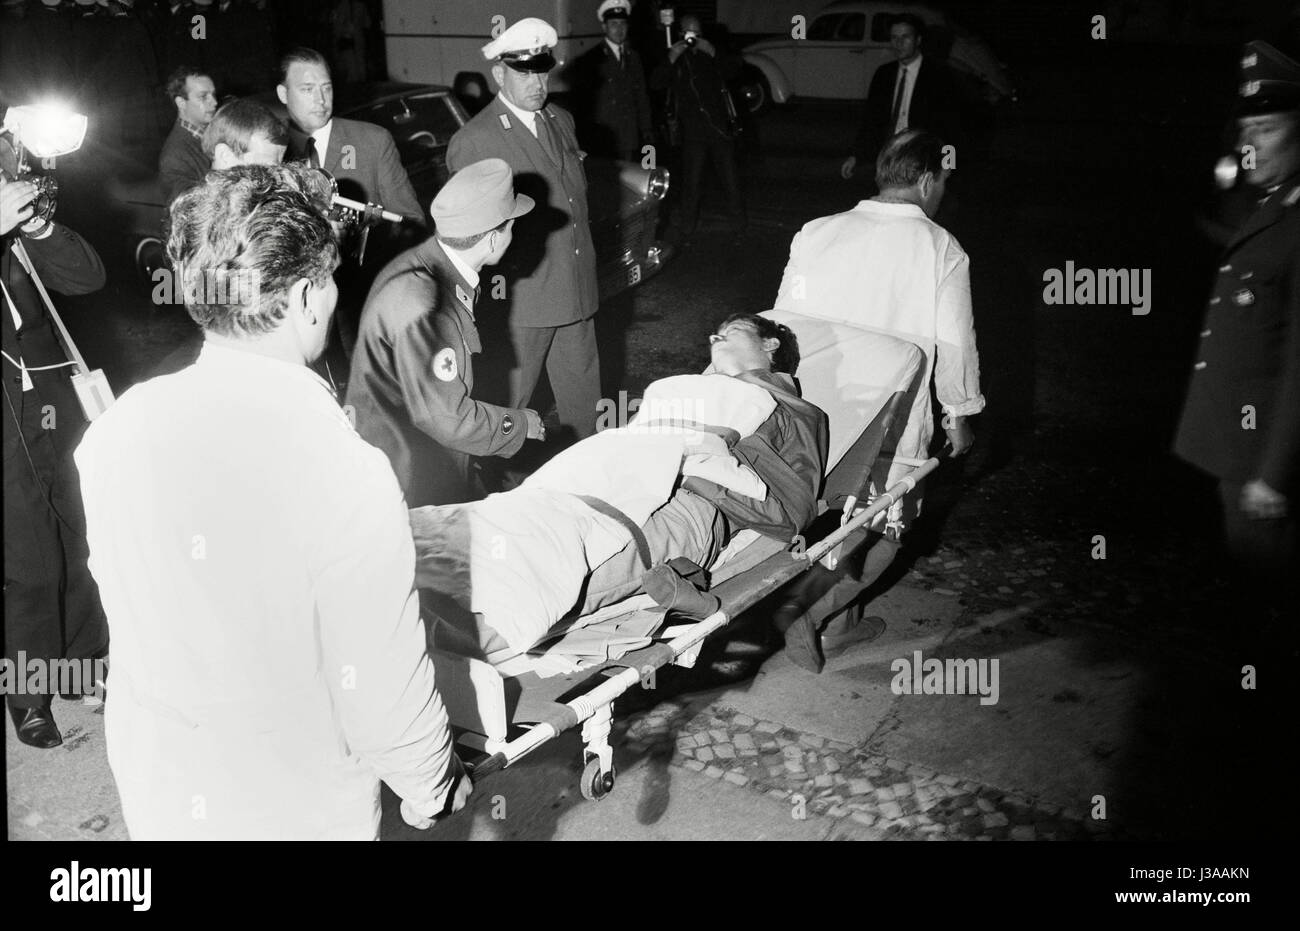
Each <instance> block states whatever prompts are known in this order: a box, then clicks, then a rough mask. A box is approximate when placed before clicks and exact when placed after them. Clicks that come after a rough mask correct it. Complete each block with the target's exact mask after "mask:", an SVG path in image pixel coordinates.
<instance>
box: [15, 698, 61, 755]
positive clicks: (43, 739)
mask: <svg viewBox="0 0 1300 931" xmlns="http://www.w3.org/2000/svg"><path fill="white" fill-rule="evenodd" d="M9 716H10V717H11V718H13V721H14V728H15V729H16V730H17V731H18V739H19V740H21V741H22V742H23V743H25V744H27V745H28V746H29V747H39V748H40V749H42V750H49V749H51V748H53V747H57V746H59V745H60V744H61V743H63V737H62V736H61V735H60V734H59V728H58V726H57V725H56V724H55V723H54V715H52V714H51V713H50V709H48V708H14V707H12V706H11V707H10V708H9Z"/></svg>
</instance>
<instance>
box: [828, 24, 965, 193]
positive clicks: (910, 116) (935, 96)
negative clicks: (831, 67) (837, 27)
mask: <svg viewBox="0 0 1300 931" xmlns="http://www.w3.org/2000/svg"><path fill="white" fill-rule="evenodd" d="M924 31H925V24H924V23H923V22H922V21H921V20H920V19H919V18H917V17H916V16H913V15H912V14H910V13H903V14H900V15H899V16H898V17H896V18H895V20H894V24H893V25H892V26H890V27H889V42H890V45H891V46H892V47H893V50H894V55H895V56H896V58H897V61H891V62H890V63H889V64H887V65H881V66H880V67H879V68H877V69H876V73H875V74H874V75H872V77H871V86H870V88H869V89H868V90H867V105H866V112H865V114H864V116H863V120H862V127H861V129H859V130H858V138H857V141H856V142H855V143H854V146H853V154H852V155H850V156H849V157H848V158H846V159H845V160H844V164H843V165H841V166H840V174H841V175H842V176H843V177H844V178H845V179H846V180H847V179H849V178H851V177H852V176H853V173H854V171H855V170H856V168H857V165H858V163H859V162H865V163H866V164H867V165H868V166H871V165H872V164H874V162H875V160H876V155H877V154H878V153H879V152H880V150H881V149H882V148H884V145H885V142H886V141H887V140H888V139H889V137H891V136H893V135H895V134H896V133H900V132H902V131H903V130H905V129H925V130H929V131H930V132H932V133H935V134H936V135H938V136H939V137H941V138H943V139H945V140H947V141H949V142H951V141H952V139H953V132H954V130H955V128H956V127H955V125H954V119H953V110H954V108H955V106H956V96H957V91H956V88H955V87H954V85H953V81H952V77H951V76H950V75H949V73H948V68H947V66H946V65H944V63H943V62H942V61H939V60H938V59H934V58H930V59H927V58H925V56H923V55H922V54H921V39H922V35H923V33H924Z"/></svg>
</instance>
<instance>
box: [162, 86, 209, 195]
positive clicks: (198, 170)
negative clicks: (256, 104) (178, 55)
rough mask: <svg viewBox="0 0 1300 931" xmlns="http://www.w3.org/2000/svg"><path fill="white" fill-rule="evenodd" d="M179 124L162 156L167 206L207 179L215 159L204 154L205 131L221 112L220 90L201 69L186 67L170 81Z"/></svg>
mask: <svg viewBox="0 0 1300 931" xmlns="http://www.w3.org/2000/svg"><path fill="white" fill-rule="evenodd" d="M167 96H168V97H169V98H171V101H172V103H173V104H174V105H175V106H176V122H175V123H174V124H173V125H172V129H171V132H170V133H168V134H167V139H166V141H164V142H163V147H162V152H160V153H159V155H158V180H159V181H160V182H161V183H162V188H163V197H165V198H166V199H167V203H169V204H170V203H171V202H172V201H173V200H175V199H176V195H178V194H181V193H183V192H184V191H188V190H189V189H190V188H192V187H194V185H196V184H198V183H199V182H200V181H202V180H203V176H204V175H206V174H207V173H208V169H209V168H210V167H212V160H211V159H210V158H208V157H207V156H206V155H204V154H203V130H205V129H207V127H208V124H209V123H211V122H212V117H213V116H214V115H215V114H216V112H217V88H216V85H215V84H213V83H212V78H210V77H208V76H207V75H206V74H204V73H203V72H202V71H199V70H198V69H197V68H194V67H191V66H187V65H182V66H181V67H179V68H177V69H176V70H175V71H173V72H172V74H171V77H169V78H168V79H167Z"/></svg>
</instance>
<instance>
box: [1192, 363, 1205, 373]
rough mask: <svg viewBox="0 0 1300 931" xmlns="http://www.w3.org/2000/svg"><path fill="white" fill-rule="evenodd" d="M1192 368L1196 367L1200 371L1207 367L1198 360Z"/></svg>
mask: <svg viewBox="0 0 1300 931" xmlns="http://www.w3.org/2000/svg"><path fill="white" fill-rule="evenodd" d="M1192 368H1194V369H1196V371H1198V372H1199V371H1200V370H1201V369H1203V368H1205V363H1204V362H1197V363H1196V364H1195V365H1193V366H1192Z"/></svg>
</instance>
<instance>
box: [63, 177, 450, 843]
mask: <svg viewBox="0 0 1300 931" xmlns="http://www.w3.org/2000/svg"><path fill="white" fill-rule="evenodd" d="M317 178H318V176H316V173H315V172H311V171H310V170H309V169H305V168H303V167H301V166H275V167H270V166H241V167H237V168H232V169H230V170H229V171H226V172H220V173H213V174H211V175H209V176H208V179H207V180H206V181H205V182H204V183H203V184H201V185H199V186H198V187H197V188H193V189H192V190H190V191H188V192H186V193H185V194H183V195H182V196H181V197H180V198H178V199H177V200H176V201H175V202H174V203H173V204H172V207H171V239H170V242H169V243H168V254H169V257H170V258H171V261H172V266H173V268H174V269H175V270H176V275H177V278H178V286H179V287H181V288H182V289H183V295H184V299H185V304H186V309H187V310H188V311H189V313H190V316H191V317H193V318H194V320H195V321H196V322H197V323H198V324H199V325H200V326H201V327H202V328H203V330H204V344H203V349H202V351H201V352H200V354H199V358H198V360H197V361H196V362H195V363H194V364H193V365H191V366H190V367H189V368H187V369H185V370H183V371H181V372H178V373H176V374H174V375H167V376H163V377H160V378H156V379H153V380H151V381H148V382H145V383H143V384H141V385H137V386H136V387H134V388H132V389H130V390H129V391H127V392H126V393H125V394H124V395H123V396H122V398H121V399H120V400H119V401H118V402H117V403H116V404H114V406H113V407H112V408H110V409H109V410H108V411H107V412H106V413H104V414H103V415H102V416H100V417H99V419H97V420H96V421H95V423H94V424H92V425H91V427H90V429H89V430H88V431H87V433H86V437H85V439H84V440H83V442H82V444H81V445H80V447H79V448H78V449H77V452H76V460H77V466H78V469H79V471H80V474H81V486H82V493H83V495H84V497H85V501H86V512H87V525H88V534H87V536H88V539H89V541H90V567H91V571H92V572H93V573H94V576H95V579H96V581H97V582H98V583H99V586H100V592H101V594H102V596H103V601H104V607H105V612H106V613H107V615H108V619H109V629H110V632H111V635H112V638H113V671H112V686H111V689H112V695H111V697H110V698H108V700H107V707H106V709H105V736H106V741H107V750H108V760H109V764H110V766H111V767H112V770H113V776H114V779H115V780H116V782H117V787H118V791H119V793H120V795H121V798H122V813H123V816H124V818H125V820H126V825H127V829H128V831H129V832H130V834H131V837H132V838H133V839H137V840H139V839H158V838H163V839H173V838H181V839H260V838H276V839H317V838H322V839H323V838H329V839H376V838H377V837H378V833H379V822H380V804H379V781H380V780H381V779H382V780H383V781H385V782H387V783H388V785H389V786H390V787H391V788H392V789H393V791H394V792H395V793H396V794H397V795H398V796H400V797H401V799H402V800H403V802H402V814H403V816H404V817H405V818H406V820H407V821H408V823H411V824H415V825H417V826H425V825H427V824H428V823H429V822H430V819H432V818H433V817H436V816H437V815H439V814H441V813H444V812H448V811H453V810H455V809H457V808H460V807H462V806H463V805H464V803H465V800H466V798H467V796H468V794H469V788H470V787H469V780H468V778H466V776H465V773H464V771H463V769H462V767H461V766H460V763H459V762H458V761H457V759H456V756H455V754H454V753H453V752H452V746H451V740H450V735H449V732H448V727H447V716H446V713H445V712H444V710H443V705H442V701H441V699H440V698H439V696H438V693H437V692H436V691H435V689H434V672H433V666H432V664H431V662H430V660H429V657H428V655H427V653H426V652H425V633H424V629H423V626H422V624H421V621H420V617H419V608H418V600H417V597H416V595H415V594H414V593H413V591H412V583H413V580H414V565H415V552H414V546H413V543H412V538H411V530H410V526H409V523H408V519H407V511H406V506H405V503H404V501H403V500H402V493H401V491H400V490H399V488H398V485H397V479H396V478H395V476H394V475H393V470H392V468H391V466H389V464H388V460H387V459H386V458H385V457H384V454H383V453H382V452H380V451H379V450H378V449H375V448H374V447H373V446H370V445H368V444H366V443H365V442H363V441H362V440H361V438H360V437H358V436H357V434H356V431H355V430H354V429H353V428H352V426H351V424H350V423H349V421H348V418H347V417H346V416H345V415H344V412H343V410H342V409H341V408H340V407H339V404H338V401H337V399H336V398H335V397H334V396H333V393H332V392H331V390H330V388H329V386H328V385H326V384H325V382H324V381H322V380H321V379H320V378H319V377H318V376H317V375H316V374H315V373H314V372H313V371H312V370H311V369H310V368H309V367H308V364H309V363H310V362H312V361H313V360H314V359H316V358H317V357H318V356H319V355H320V353H321V351H322V350H323V349H324V346H325V341H326V334H327V333H328V332H329V326H330V321H331V318H332V315H333V313H334V305H335V302H336V301H337V298H338V289H337V288H336V287H335V285H334V282H333V279H332V277H331V274H332V272H333V271H334V268H335V267H336V266H337V265H338V250H337V248H336V246H335V242H334V237H333V234H332V232H331V230H330V226H329V223H328V222H327V221H326V219H325V217H324V215H323V214H322V212H321V208H322V207H323V206H324V204H325V201H324V197H323V193H322V192H321V191H320V190H319V188H318V187H315V185H316V183H317Z"/></svg>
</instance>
